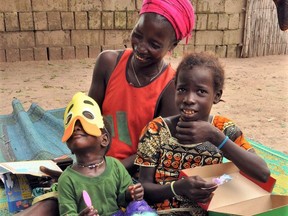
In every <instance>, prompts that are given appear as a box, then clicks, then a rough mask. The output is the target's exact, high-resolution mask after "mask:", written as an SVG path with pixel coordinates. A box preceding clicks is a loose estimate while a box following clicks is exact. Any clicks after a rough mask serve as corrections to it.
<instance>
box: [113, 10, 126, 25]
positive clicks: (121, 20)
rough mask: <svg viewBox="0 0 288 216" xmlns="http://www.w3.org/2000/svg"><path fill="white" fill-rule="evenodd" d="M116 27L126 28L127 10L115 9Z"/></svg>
mask: <svg viewBox="0 0 288 216" xmlns="http://www.w3.org/2000/svg"><path fill="white" fill-rule="evenodd" d="M115 29H126V12H125V11H124V12H121V11H119V12H117V11H115Z"/></svg>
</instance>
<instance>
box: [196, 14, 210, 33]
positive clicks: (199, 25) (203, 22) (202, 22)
mask: <svg viewBox="0 0 288 216" xmlns="http://www.w3.org/2000/svg"><path fill="white" fill-rule="evenodd" d="M207 20H208V15H207V14H197V16H196V25H195V28H196V29H197V30H206V29H207Z"/></svg>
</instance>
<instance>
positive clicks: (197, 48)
mask: <svg viewBox="0 0 288 216" xmlns="http://www.w3.org/2000/svg"><path fill="white" fill-rule="evenodd" d="M194 50H195V52H203V51H205V45H195V46H194Z"/></svg>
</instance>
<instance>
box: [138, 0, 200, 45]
mask: <svg viewBox="0 0 288 216" xmlns="http://www.w3.org/2000/svg"><path fill="white" fill-rule="evenodd" d="M143 13H157V14H160V15H162V16H164V17H165V18H166V19H167V20H168V21H169V22H170V23H171V25H172V26H173V28H174V31H175V33H176V39H177V40H182V39H183V38H185V37H186V43H187V42H188V39H189V38H190V37H191V33H192V30H193V27H194V20H195V16H194V9H193V6H192V4H191V2H190V1H189V0H143V3H142V8H141V10H140V15H141V14H143Z"/></svg>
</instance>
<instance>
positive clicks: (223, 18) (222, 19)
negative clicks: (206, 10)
mask: <svg viewBox="0 0 288 216" xmlns="http://www.w3.org/2000/svg"><path fill="white" fill-rule="evenodd" d="M218 18H219V21H218V30H224V29H228V21H229V15H228V14H219V16H218Z"/></svg>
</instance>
